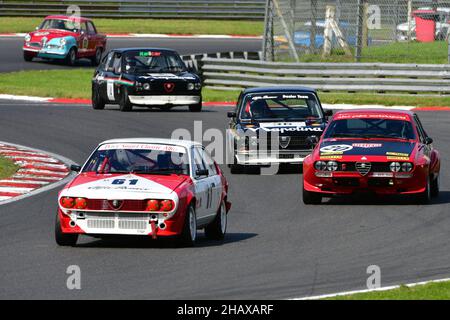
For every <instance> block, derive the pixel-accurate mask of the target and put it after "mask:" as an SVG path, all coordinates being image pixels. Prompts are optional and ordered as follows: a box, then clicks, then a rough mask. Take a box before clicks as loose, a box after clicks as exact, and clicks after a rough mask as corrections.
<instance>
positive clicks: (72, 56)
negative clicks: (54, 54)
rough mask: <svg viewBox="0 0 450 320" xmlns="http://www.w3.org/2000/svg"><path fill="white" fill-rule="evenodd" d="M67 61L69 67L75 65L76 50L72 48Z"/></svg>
mask: <svg viewBox="0 0 450 320" xmlns="http://www.w3.org/2000/svg"><path fill="white" fill-rule="evenodd" d="M65 60H66V64H67V65H69V66H73V65H75V62H76V61H77V51H76V50H75V48H70V50H69V52H68V53H67V55H66V59H65Z"/></svg>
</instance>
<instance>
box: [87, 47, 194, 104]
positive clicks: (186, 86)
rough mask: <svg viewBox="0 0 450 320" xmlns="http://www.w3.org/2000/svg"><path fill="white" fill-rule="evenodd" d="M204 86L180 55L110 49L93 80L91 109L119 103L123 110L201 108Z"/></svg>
mask: <svg viewBox="0 0 450 320" xmlns="http://www.w3.org/2000/svg"><path fill="white" fill-rule="evenodd" d="M201 89H202V84H201V80H200V78H199V76H198V75H196V74H195V73H193V72H189V70H188V69H187V67H186V65H185V64H184V62H183V60H182V59H181V58H180V56H179V55H178V53H177V52H175V51H174V50H170V49H158V48H126V49H114V50H111V51H110V52H109V53H108V54H107V55H106V56H105V57H104V58H103V59H102V62H101V64H100V65H99V66H98V68H97V69H96V70H95V73H94V77H93V79H92V106H93V108H94V109H104V108H105V104H118V105H119V106H120V110H121V111H130V110H131V109H132V108H133V106H134V105H136V106H142V107H159V108H161V109H163V110H169V109H170V108H172V107H173V106H186V105H187V106H189V110H190V111H193V112H199V111H201V109H202V95H201Z"/></svg>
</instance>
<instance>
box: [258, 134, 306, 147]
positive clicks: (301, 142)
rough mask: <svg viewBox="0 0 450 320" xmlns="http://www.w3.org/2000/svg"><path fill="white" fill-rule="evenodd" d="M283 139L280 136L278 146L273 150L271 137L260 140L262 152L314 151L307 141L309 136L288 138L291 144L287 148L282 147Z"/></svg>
mask: <svg viewBox="0 0 450 320" xmlns="http://www.w3.org/2000/svg"><path fill="white" fill-rule="evenodd" d="M281 137H282V136H279V139H278V141H277V145H276V146H274V148H273V149H272V141H271V139H270V137H267V139H260V140H259V145H260V150H305V149H306V150H312V148H311V145H310V144H309V143H308V141H307V139H308V137H307V136H288V139H289V142H288V143H287V144H286V147H285V148H283V147H281V144H282V143H280V141H281V140H280V139H281Z"/></svg>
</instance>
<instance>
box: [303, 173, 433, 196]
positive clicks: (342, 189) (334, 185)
mask: <svg viewBox="0 0 450 320" xmlns="http://www.w3.org/2000/svg"><path fill="white" fill-rule="evenodd" d="M304 188H305V190H307V191H310V192H318V193H321V194H323V195H327V194H329V195H339V194H342V195H345V194H353V193H359V192H361V193H366V192H368V193H375V194H380V195H395V194H417V193H421V192H424V191H425V188H426V176H424V175H422V173H421V172H412V173H408V174H406V173H397V174H396V173H384V172H383V173H376V172H375V173H374V172H371V173H369V174H368V175H367V176H361V175H360V174H359V173H357V172H354V173H348V172H333V173H332V176H331V177H317V176H316V175H315V172H312V174H311V173H308V174H306V175H305V177H304Z"/></svg>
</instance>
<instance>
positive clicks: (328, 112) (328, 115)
mask: <svg viewBox="0 0 450 320" xmlns="http://www.w3.org/2000/svg"><path fill="white" fill-rule="evenodd" d="M332 115H333V110H330V109H326V110H325V116H326V117H331V116H332Z"/></svg>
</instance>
